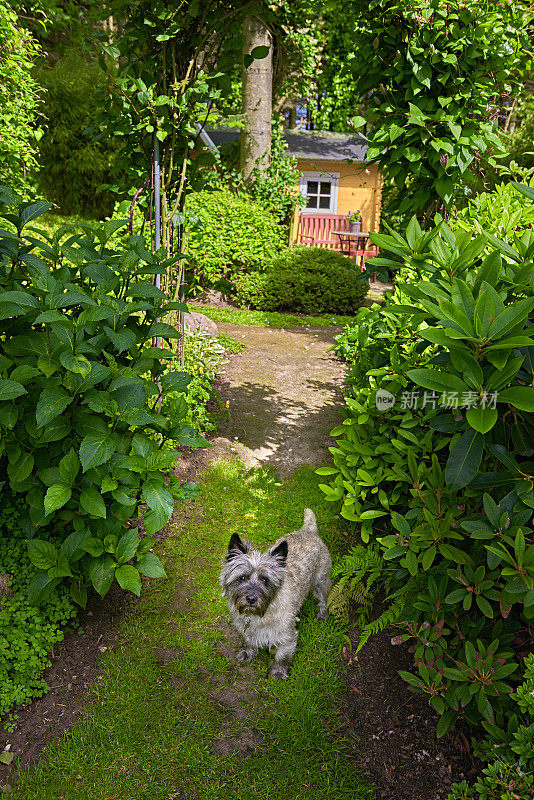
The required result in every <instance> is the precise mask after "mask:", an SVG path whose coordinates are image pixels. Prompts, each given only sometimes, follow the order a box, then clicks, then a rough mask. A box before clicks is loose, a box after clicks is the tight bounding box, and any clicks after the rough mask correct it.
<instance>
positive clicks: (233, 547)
mask: <svg viewBox="0 0 534 800" xmlns="http://www.w3.org/2000/svg"><path fill="white" fill-rule="evenodd" d="M236 551H237V552H236ZM238 552H241V553H248V547H247V546H246V544H243V542H242V541H241V539H240V538H239V534H237V533H233V534H232V537H231V539H230V543H229V544H228V555H227V556H226V560H227V561H231V560H232V558H235V557H236V556H237V555H238Z"/></svg>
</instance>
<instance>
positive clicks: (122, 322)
mask: <svg viewBox="0 0 534 800" xmlns="http://www.w3.org/2000/svg"><path fill="white" fill-rule="evenodd" d="M1 201H2V205H3V212H2V214H1V218H2V220H3V225H4V226H5V227H3V228H2V234H1V235H2V238H1V240H0V257H1V273H0V289H1V292H0V297H1V302H2V315H3V320H2V329H3V330H2V335H1V337H0V354H1V361H0V369H1V372H2V378H1V380H0V425H1V430H2V453H1V464H2V471H3V474H4V476H5V480H7V481H8V482H9V486H10V489H11V491H13V492H15V493H17V494H20V495H21V496H23V497H24V498H25V500H26V503H27V505H28V507H29V517H30V521H31V524H32V526H33V530H32V536H31V537H30V541H29V544H28V552H29V556H30V559H31V561H32V563H33V565H34V566H35V567H36V568H37V574H36V575H35V577H34V578H33V580H32V581H31V583H30V586H29V588H28V593H29V599H30V601H31V602H33V603H36V604H38V603H40V602H42V601H44V600H46V598H47V596H48V595H49V594H50V593H51V592H52V591H53V590H54V589H55V588H56V587H57V586H58V585H59V584H60V583H61V582H62V581H67V583H68V584H69V586H70V593H71V597H72V598H73V599H74V600H75V601H76V602H77V603H79V604H80V605H82V606H83V605H85V603H86V600H87V590H88V588H89V587H92V588H94V589H95V590H96V591H97V592H99V593H100V594H101V595H104V594H106V592H107V591H108V590H109V588H110V586H111V584H112V582H113V581H114V580H117V581H118V583H119V584H120V585H121V586H122V588H124V589H129V590H131V591H133V592H134V593H136V594H139V592H140V588H141V574H143V575H147V576H149V577H158V576H163V575H164V571H163V568H162V566H161V564H160V562H159V560H158V559H157V557H156V556H155V555H154V554H153V553H151V552H150V550H151V548H152V544H153V539H152V538H151V537H152V536H153V534H155V533H156V532H157V531H159V530H160V529H161V528H162V527H163V526H164V525H165V523H166V522H167V521H168V519H169V518H170V516H171V514H172V509H173V504H174V500H175V499H179V498H181V499H183V498H184V497H186V496H189V495H190V493H191V492H194V491H195V490H194V488H192V487H190V486H189V485H187V484H186V485H181V484H180V481H176V480H170V481H169V482H168V485H167V483H166V480H165V472H166V470H168V468H169V467H170V466H171V465H172V464H173V463H174V462H175V461H176V458H177V452H176V450H175V447H176V444H178V445H179V444H184V445H188V446H193V447H195V446H202V445H203V444H204V443H205V442H204V440H203V439H202V437H199V436H198V434H197V433H196V432H195V431H194V430H193V429H192V428H191V426H190V425H188V424H186V423H185V422H184V421H183V417H185V414H186V412H187V407H185V408H184V413H183V416H182V417H180V416H179V415H178V414H177V413H176V414H175V416H174V419H173V420H172V422H171V421H170V420H169V419H168V418H167V417H165V416H164V415H163V414H160V413H158V406H159V404H160V401H161V400H162V399H164V396H165V394H166V393H168V392H170V391H173V392H182V393H185V392H186V390H187V385H188V383H189V380H190V378H189V376H188V375H187V374H186V373H184V372H182V371H177V370H175V371H168V370H167V369H166V368H165V363H166V360H167V359H168V357H169V350H166V349H163V348H161V347H158V346H153V344H154V342H153V340H157V338H158V337H161V338H165V339H166V340H175V339H176V338H178V333H177V331H176V329H175V328H173V327H172V326H170V325H168V324H166V323H162V322H159V321H157V320H158V318H159V317H161V316H162V315H163V314H165V313H166V312H168V311H170V310H173V309H174V308H176V306H178V307H181V306H180V305H179V304H173V303H167V299H166V297H165V295H164V293H163V292H162V291H160V290H159V289H157V288H156V287H155V286H153V284H152V277H153V275H154V274H155V273H158V272H161V271H164V270H166V269H167V268H168V264H169V260H168V259H167V257H166V254H165V251H163V250H160V251H158V253H157V254H155V255H153V254H151V253H150V252H149V251H148V250H147V249H146V245H145V242H144V239H143V238H142V237H135V236H133V237H128V238H127V240H126V241H125V242H124V243H123V244H122V246H120V247H117V249H115V248H114V247H113V246H112V245H111V243H110V239H111V237H112V236H113V233H114V232H115V231H116V230H118V229H119V228H121V227H123V225H124V224H125V223H124V222H117V221H114V222H108V223H104V224H101V225H96V226H95V227H94V228H91V227H88V226H86V225H85V226H82V230H81V232H80V231H78V232H76V231H74V230H73V229H72V228H71V227H69V226H67V229H60V230H59V231H57V232H56V233H55V234H54V235H53V236H52V237H51V238H50V237H46V236H43V235H42V234H39V233H38V234H37V235H36V234H35V231H34V230H33V229H30V228H33V226H31V225H30V223H32V222H34V221H35V220H37V218H38V217H39V215H40V214H41V213H44V212H45V211H47V210H48V209H49V208H50V204H49V203H44V202H41V201H39V202H36V203H31V202H29V203H25V202H22V201H21V199H20V197H18V196H17V195H15V194H14V193H13V192H11V191H10V190H8V189H2V194H1ZM155 344H156V345H157V341H156V342H155ZM167 443H171V446H168V444H167ZM139 504H146V505H147V507H148V508H147V510H146V511H145V513H144V526H145V530H146V533H147V534H148V538H144V539H141V538H140V537H139V535H138V532H137V529H128V528H127V527H126V524H125V523H126V521H127V520H128V519H130V518H131V517H133V516H136V515H137V513H138V507H139ZM48 526H51V527H52V528H53V530H54V531H55V533H56V534H58V535H59V536H60V538H61V541H60V542H58V543H54V542H52V541H50V540H49V539H47V538H43V536H42V535H41V531H43V532H45V531H46V530H47V528H48ZM132 560H133V562H134V563H131V562H132Z"/></svg>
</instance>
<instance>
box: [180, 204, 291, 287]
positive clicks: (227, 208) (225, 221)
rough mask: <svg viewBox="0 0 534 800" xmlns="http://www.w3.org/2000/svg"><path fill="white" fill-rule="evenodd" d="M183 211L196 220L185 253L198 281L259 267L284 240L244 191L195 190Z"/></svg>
mask: <svg viewBox="0 0 534 800" xmlns="http://www.w3.org/2000/svg"><path fill="white" fill-rule="evenodd" d="M187 213H188V214H191V215H194V216H196V217H198V220H199V222H200V227H193V226H192V227H190V229H189V233H188V238H187V254H188V256H189V259H190V262H191V264H192V268H193V271H194V276H195V280H200V282H201V283H207V284H209V283H212V282H214V281H217V280H219V279H221V278H229V279H232V278H234V277H235V276H236V275H237V274H239V273H240V272H242V271H249V270H261V269H263V268H264V266H265V265H266V263H268V262H269V261H272V259H273V258H274V257H275V256H276V254H277V253H278V252H279V251H280V250H281V248H282V247H284V246H285V244H286V241H287V232H286V231H285V230H284V228H282V226H281V225H280V224H279V223H278V221H277V219H276V217H275V216H274V215H273V214H272V213H271V212H269V211H268V210H267V209H266V208H265V206H264V205H263V204H262V203H260V202H255V201H253V200H251V199H250V197H249V196H248V195H246V194H245V195H238V194H233V193H232V192H230V191H228V190H217V191H212V192H210V191H207V190H205V191H201V192H196V193H195V194H193V195H191V196H190V197H189V198H188V200H187Z"/></svg>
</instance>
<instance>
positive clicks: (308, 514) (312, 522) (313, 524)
mask: <svg viewBox="0 0 534 800" xmlns="http://www.w3.org/2000/svg"><path fill="white" fill-rule="evenodd" d="M302 527H303V528H306V530H307V531H309V533H317V534H318V533H319V531H318V530H317V520H316V519H315V514H314V513H313V511H312V510H311V508H305V509H304V525H303V526H302Z"/></svg>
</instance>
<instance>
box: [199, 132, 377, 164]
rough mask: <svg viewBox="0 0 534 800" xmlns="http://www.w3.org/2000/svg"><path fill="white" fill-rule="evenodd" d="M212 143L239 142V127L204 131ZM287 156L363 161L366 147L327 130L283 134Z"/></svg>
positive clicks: (352, 137)
mask: <svg viewBox="0 0 534 800" xmlns="http://www.w3.org/2000/svg"><path fill="white" fill-rule="evenodd" d="M207 133H208V135H209V137H210V139H211V140H212V142H213V143H214V144H215V145H217V147H220V146H221V145H222V146H224V145H226V144H230V143H232V142H235V141H237V140H238V139H239V136H240V133H241V131H240V129H239V128H219V129H217V130H208V131H207ZM283 136H284V139H285V141H286V143H287V145H288V148H287V155H289V156H298V157H299V158H305V159H314V160H318V161H344V160H345V159H347V158H352V159H354V160H355V161H365V153H366V152H367V144H366V142H365V140H364V139H362V138H361V137H360V136H357V135H350V134H347V133H329V132H327V131H295V130H290V131H284V134H283Z"/></svg>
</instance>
